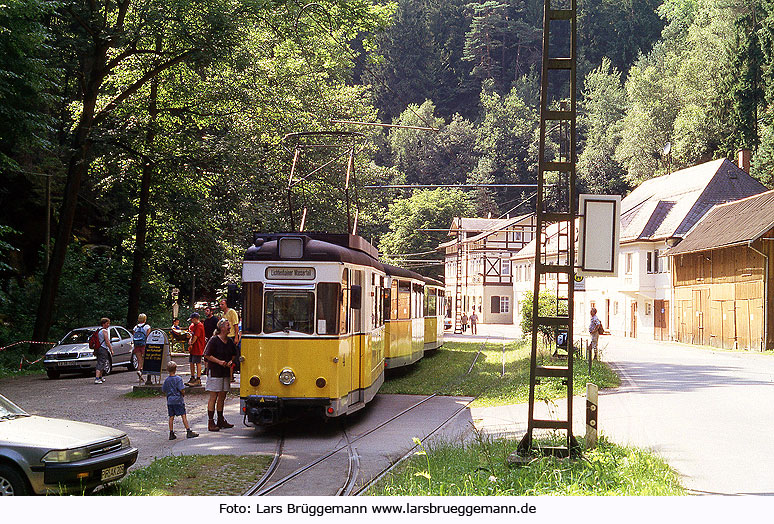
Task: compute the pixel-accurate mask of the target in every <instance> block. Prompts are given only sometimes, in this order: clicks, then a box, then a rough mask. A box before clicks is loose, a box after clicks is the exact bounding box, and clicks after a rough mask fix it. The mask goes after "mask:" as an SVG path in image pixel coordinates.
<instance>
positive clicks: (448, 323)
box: [443, 317, 452, 330]
mask: <svg viewBox="0 0 774 524" xmlns="http://www.w3.org/2000/svg"><path fill="white" fill-rule="evenodd" d="M451 328H452V321H451V317H444V319H443V329H444V330H449V329H451Z"/></svg>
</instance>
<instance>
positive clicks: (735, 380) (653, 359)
mask: <svg viewBox="0 0 774 524" xmlns="http://www.w3.org/2000/svg"><path fill="white" fill-rule="evenodd" d="M606 339H607V340H606ZM603 341H604V344H603V356H604V360H606V361H608V362H610V363H611V364H613V366H614V367H615V368H616V369H617V370H618V372H619V375H621V377H622V379H623V384H622V387H621V388H619V389H618V390H615V391H607V392H601V393H600V398H599V417H600V422H599V424H600V431H601V432H602V433H604V434H606V435H608V436H609V437H610V439H611V440H613V441H615V442H618V443H622V444H627V443H631V444H634V445H637V446H641V447H647V448H649V449H652V450H654V451H656V452H657V453H658V454H660V455H661V456H662V457H664V458H665V459H666V460H667V462H668V463H669V464H670V465H671V466H672V467H674V468H675V469H676V470H677V471H679V472H680V473H681V474H682V475H683V485H684V486H686V487H687V488H689V489H692V490H695V491H696V492H697V493H710V494H756V495H774V468H772V466H771V465H772V463H774V459H773V458H772V456H771V454H772V450H773V446H772V424H774V357H772V356H771V355H762V354H754V353H741V352H728V351H712V350H707V349H699V348H695V347H691V346H688V345H684V344H676V343H659V342H639V341H632V340H631V339H624V338H613V337H610V338H609V339H608V337H603Z"/></svg>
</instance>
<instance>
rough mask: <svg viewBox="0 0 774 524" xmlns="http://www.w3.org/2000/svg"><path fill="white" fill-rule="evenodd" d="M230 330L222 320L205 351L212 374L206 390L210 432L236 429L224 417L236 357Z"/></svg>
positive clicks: (227, 324) (224, 320) (229, 326)
mask: <svg viewBox="0 0 774 524" xmlns="http://www.w3.org/2000/svg"><path fill="white" fill-rule="evenodd" d="M230 329H231V325H230V323H229V321H228V319H226V318H222V319H220V322H218V329H217V331H216V333H215V335H214V336H213V337H212V338H211V339H210V340H209V342H207V347H206V348H205V349H204V358H205V359H206V360H207V362H208V363H209V372H210V375H209V378H208V379H207V385H206V386H205V388H204V390H205V391H207V392H209V394H210V397H209V400H208V401H207V417H208V419H209V422H208V425H207V429H208V430H209V431H219V430H221V429H227V428H233V427H234V425H233V424H229V423H228V422H226V419H225V418H224V416H223V405H224V404H225V401H226V394H227V393H228V392H229V390H230V389H231V369H232V368H233V366H234V358H235V356H236V347H235V346H234V341H233V340H231V339H230V338H229V337H228V333H229V331H230ZM216 411H217V413H218V420H217V422H215V420H214V416H215V412H216Z"/></svg>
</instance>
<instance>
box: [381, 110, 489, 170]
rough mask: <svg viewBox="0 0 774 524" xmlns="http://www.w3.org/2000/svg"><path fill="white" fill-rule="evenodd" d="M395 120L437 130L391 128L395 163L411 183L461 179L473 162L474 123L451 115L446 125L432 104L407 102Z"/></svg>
mask: <svg viewBox="0 0 774 524" xmlns="http://www.w3.org/2000/svg"><path fill="white" fill-rule="evenodd" d="M394 123H395V124H398V125H402V126H415V127H425V128H427V127H430V128H434V129H438V131H427V130H417V129H403V128H393V129H391V130H390V133H389V136H388V144H389V148H390V152H391V156H392V165H394V166H395V167H396V168H397V169H398V170H400V172H401V173H402V174H404V175H405V180H406V182H407V183H410V184H433V183H435V184H454V183H463V182H465V178H466V176H467V174H468V172H469V171H470V170H471V169H472V168H473V166H474V165H475V160H476V157H475V151H474V148H475V140H476V136H475V130H474V128H473V125H472V124H471V123H470V122H468V121H467V120H465V119H464V118H462V117H461V116H460V115H454V117H453V118H452V120H451V121H450V122H449V124H448V125H447V124H446V122H445V121H444V120H443V119H442V118H439V117H436V116H435V105H434V104H433V103H432V102H431V101H429V100H427V101H425V102H424V103H423V104H422V105H421V106H416V105H413V104H412V105H409V107H408V108H406V110H405V111H403V113H401V115H400V117H399V118H398V119H396V120H395V122H394Z"/></svg>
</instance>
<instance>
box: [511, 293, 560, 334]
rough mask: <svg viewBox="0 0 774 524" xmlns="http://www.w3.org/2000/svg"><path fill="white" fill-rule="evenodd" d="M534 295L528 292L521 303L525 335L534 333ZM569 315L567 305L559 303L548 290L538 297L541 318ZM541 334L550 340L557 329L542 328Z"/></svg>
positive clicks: (522, 327) (522, 326)
mask: <svg viewBox="0 0 774 524" xmlns="http://www.w3.org/2000/svg"><path fill="white" fill-rule="evenodd" d="M532 297H533V293H532V292H531V291H527V292H526V293H524V298H523V299H521V301H520V302H519V307H520V308H521V323H520V325H519V326H520V327H521V331H522V333H524V334H525V335H526V334H528V333H531V332H532V311H533V303H534V300H533V298H532ZM566 314H567V303H566V302H561V303H560V302H559V301H557V299H556V295H555V294H554V293H552V292H550V291H548V290H546V289H544V290H542V291H540V294H539V295H538V315H539V316H541V317H555V316H559V315H566ZM539 331H540V333H541V334H542V335H543V337H544V338H546V339H550V338H551V337H552V336H553V334H554V332H555V328H553V327H551V326H540V328H539Z"/></svg>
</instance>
